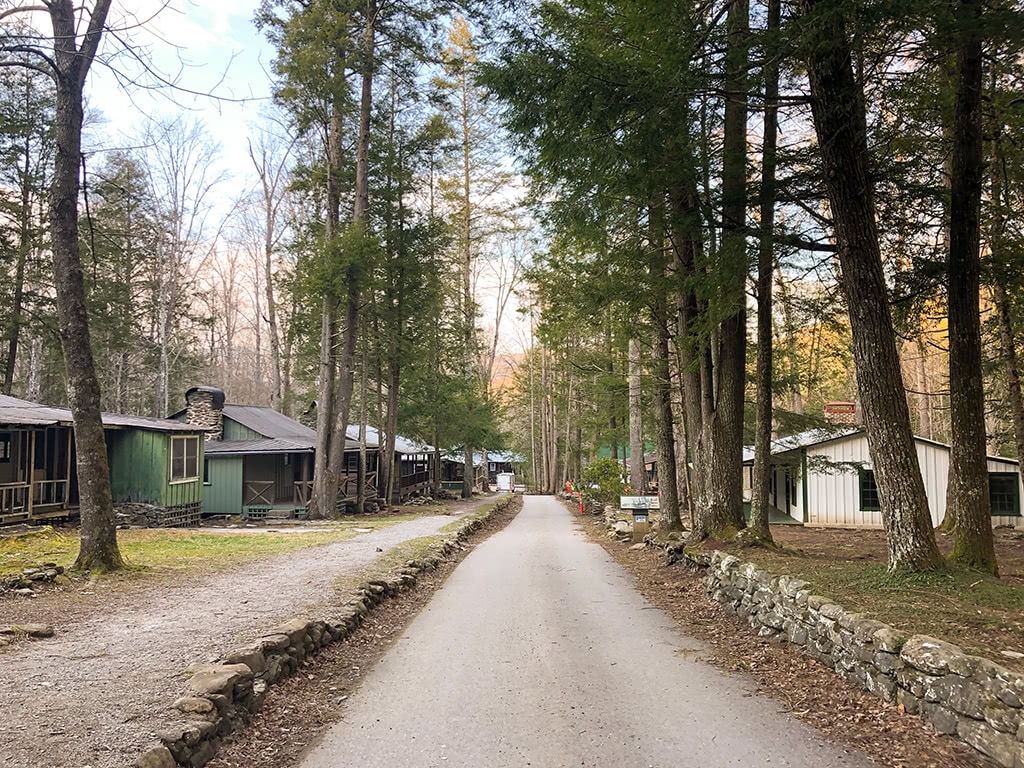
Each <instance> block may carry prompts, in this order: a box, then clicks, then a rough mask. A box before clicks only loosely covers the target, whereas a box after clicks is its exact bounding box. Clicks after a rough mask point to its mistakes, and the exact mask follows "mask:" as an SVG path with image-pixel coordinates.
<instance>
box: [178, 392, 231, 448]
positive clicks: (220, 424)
mask: <svg viewBox="0 0 1024 768" xmlns="http://www.w3.org/2000/svg"><path fill="white" fill-rule="evenodd" d="M185 402H186V403H187V406H186V411H185V420H186V421H187V422H188V423H189V424H194V425H195V426H197V427H202V428H203V429H205V430H207V431H206V441H207V442H209V441H211V440H223V439H224V393H223V392H222V391H221V390H219V389H216V388H215V387H193V388H192V389H190V390H188V392H186V393H185Z"/></svg>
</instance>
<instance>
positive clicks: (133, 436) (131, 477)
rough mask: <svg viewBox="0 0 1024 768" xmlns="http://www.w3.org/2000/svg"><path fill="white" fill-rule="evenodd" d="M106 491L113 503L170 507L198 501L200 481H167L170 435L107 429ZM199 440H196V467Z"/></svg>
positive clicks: (134, 430) (201, 452)
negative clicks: (107, 474)
mask: <svg viewBox="0 0 1024 768" xmlns="http://www.w3.org/2000/svg"><path fill="white" fill-rule="evenodd" d="M107 447H108V455H109V457H110V490H111V492H112V493H113V496H114V501H138V502H143V503H146V504H158V505H160V506H164V507H172V506H176V505H178V504H192V503H195V502H197V501H200V500H201V499H202V495H203V487H202V481H201V480H198V479H197V480H189V481H186V482H180V483H171V482H170V472H171V470H170V462H171V457H170V451H171V435H170V434H167V433H166V432H150V431H147V430H142V429H125V430H109V431H108V432H107ZM202 464H203V439H202V437H201V436H200V437H199V466H200V468H201V467H202Z"/></svg>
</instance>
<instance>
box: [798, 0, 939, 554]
mask: <svg viewBox="0 0 1024 768" xmlns="http://www.w3.org/2000/svg"><path fill="white" fill-rule="evenodd" d="M820 6H824V7H825V8H824V10H823V12H822V13H820V14H818V13H815V11H816V9H818V8H819V7H820ZM802 9H803V11H804V15H805V16H808V15H811V16H816V17H817V18H816V19H814V20H813V21H811V20H810V19H808V20H806V23H814V24H817V25H818V27H819V29H818V32H817V34H816V35H815V43H814V46H813V48H811V49H810V50H808V51H807V54H806V56H807V64H808V79H809V82H810V88H811V109H812V113H813V117H814V128H815V133H816V134H817V138H818V147H819V151H820V153H821V161H822V168H823V172H824V178H825V187H826V190H827V192H828V197H829V202H830V205H831V209H832V217H833V221H834V226H835V236H836V243H837V251H838V256H839V263H840V266H841V269H842V287H843V291H844V293H845V294H846V301H847V306H848V307H849V311H850V328H851V332H852V335H853V356H854V363H855V365H856V369H857V387H858V391H859V394H860V399H861V404H862V406H863V412H864V422H865V426H866V428H867V438H868V447H869V449H870V453H871V460H872V464H873V468H874V473H875V480H876V483H877V485H878V495H879V500H880V502H881V508H882V523H883V525H884V526H885V531H886V541H887V544H888V551H889V569H890V570H911V571H926V570H932V569H934V568H936V567H938V566H939V565H940V563H941V562H942V557H941V555H940V554H939V550H938V547H937V546H936V544H935V536H934V534H933V533H932V527H931V518H930V515H929V512H928V498H927V496H926V495H925V489H924V482H923V481H922V479H921V469H920V466H919V464H918V459H917V452H916V449H915V445H914V436H913V433H912V432H911V429H910V411H909V408H908V405H907V399H906V396H905V394H904V386H903V379H902V374H901V372H900V362H899V355H898V353H897V351H896V343H895V334H894V332H893V325H892V317H891V315H890V314H889V302H888V294H887V291H886V283H885V275H884V272H883V270H882V258H881V253H880V250H879V245H878V230H877V223H876V220H875V204H874V195H873V186H872V181H871V173H870V169H869V163H868V149H867V124H866V117H865V109H864V96H863V93H862V92H861V90H860V89H859V88H858V86H857V83H856V81H855V80H854V76H853V64H852V55H851V50H850V43H849V39H848V37H847V32H846V24H845V22H844V20H843V18H842V17H841V16H840V14H839V13H837V12H836V10H835V9H834V8H832V7H831V6H829V5H828V4H827V3H826V2H825V1H824V0H802Z"/></svg>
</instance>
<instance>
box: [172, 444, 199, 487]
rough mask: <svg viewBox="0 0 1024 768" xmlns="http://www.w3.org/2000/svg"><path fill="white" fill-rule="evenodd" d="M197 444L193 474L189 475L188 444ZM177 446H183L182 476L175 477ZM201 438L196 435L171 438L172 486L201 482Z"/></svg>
mask: <svg viewBox="0 0 1024 768" xmlns="http://www.w3.org/2000/svg"><path fill="white" fill-rule="evenodd" d="M190 441H191V442H193V443H194V444H195V464H194V465H193V467H192V470H193V472H192V474H191V475H190V474H189V467H188V444H189V442H190ZM177 446H181V449H180V450H181V452H182V453H181V464H182V476H181V477H175V476H174V458H175V450H176V448H177ZM199 472H200V467H199V438H198V437H197V436H196V435H172V436H171V455H170V472H169V476H170V481H169V482H170V484H171V485H176V484H178V483H194V482H196V481H197V480H199V477H200V475H199Z"/></svg>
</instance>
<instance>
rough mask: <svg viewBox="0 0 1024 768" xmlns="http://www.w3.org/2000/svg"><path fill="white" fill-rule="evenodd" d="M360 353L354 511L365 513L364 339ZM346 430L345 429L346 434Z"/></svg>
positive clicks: (366, 362)
mask: <svg viewBox="0 0 1024 768" xmlns="http://www.w3.org/2000/svg"><path fill="white" fill-rule="evenodd" d="M362 347H363V349H362V355H361V358H360V364H359V463H358V465H357V466H356V512H358V513H359V514H360V515H362V514H365V513H366V465H367V461H366V408H367V404H368V401H369V398H368V397H367V396H366V385H367V384H368V381H369V377H368V375H367V374H368V372H369V365H370V360H369V353H368V350H367V342H366V339H364V340H363V345H362ZM347 435H348V430H346V436H347Z"/></svg>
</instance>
